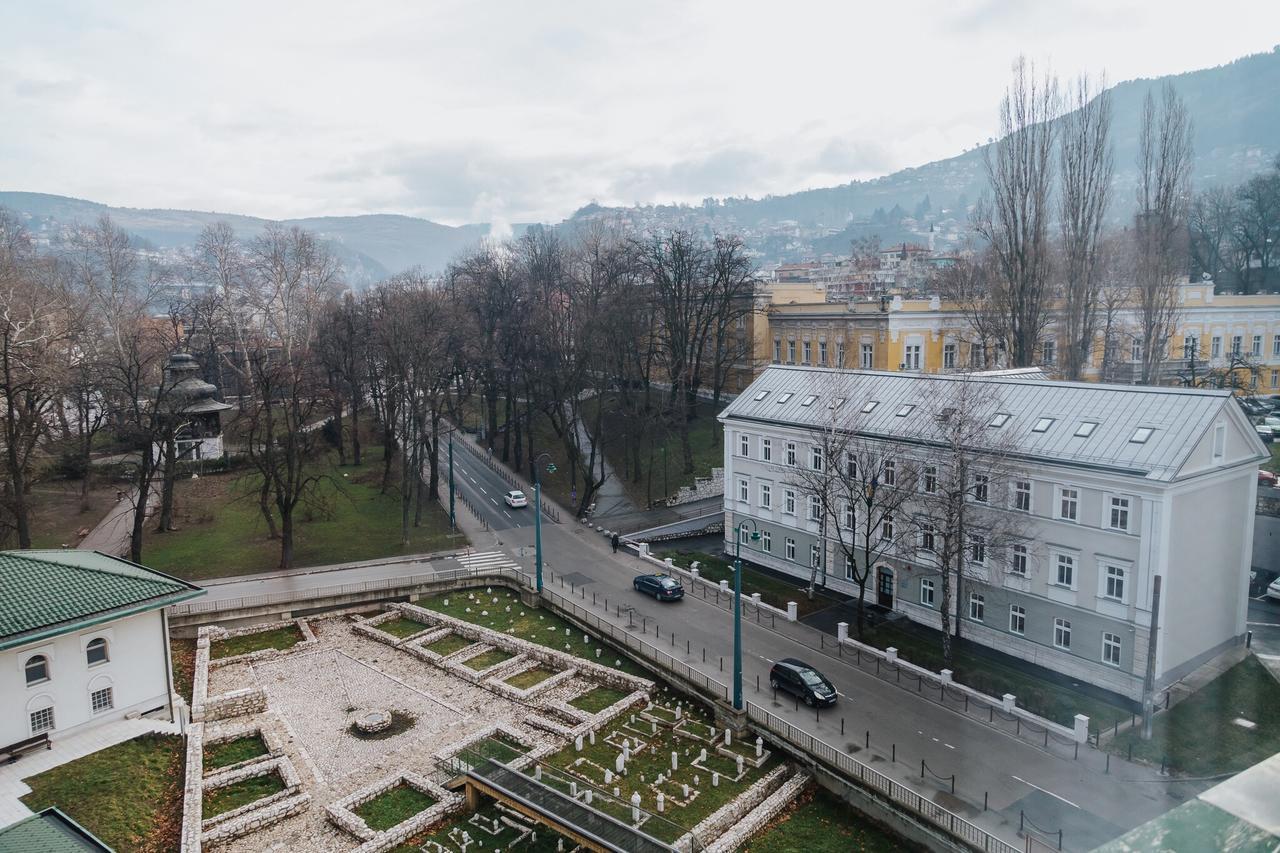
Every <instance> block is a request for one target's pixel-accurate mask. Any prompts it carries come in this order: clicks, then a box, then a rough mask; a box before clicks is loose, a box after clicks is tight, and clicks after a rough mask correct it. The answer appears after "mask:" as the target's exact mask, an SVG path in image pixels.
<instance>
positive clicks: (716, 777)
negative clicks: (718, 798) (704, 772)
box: [711, 772, 720, 788]
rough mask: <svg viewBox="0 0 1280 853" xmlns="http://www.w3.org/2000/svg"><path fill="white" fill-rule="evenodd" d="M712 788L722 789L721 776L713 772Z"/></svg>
mask: <svg viewBox="0 0 1280 853" xmlns="http://www.w3.org/2000/svg"><path fill="white" fill-rule="evenodd" d="M711 787H713V788H719V787H720V774H719V773H715V772H713V773H712V774H711Z"/></svg>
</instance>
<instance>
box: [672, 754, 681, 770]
mask: <svg viewBox="0 0 1280 853" xmlns="http://www.w3.org/2000/svg"><path fill="white" fill-rule="evenodd" d="M671 769H672V770H679V769H680V756H679V755H678V754H677V753H674V752H673V753H671Z"/></svg>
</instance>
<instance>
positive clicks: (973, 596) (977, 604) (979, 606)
mask: <svg viewBox="0 0 1280 853" xmlns="http://www.w3.org/2000/svg"><path fill="white" fill-rule="evenodd" d="M986 613H987V598H986V596H984V595H979V594H978V593H976V592H971V593H969V618H970V619H972V620H973V621H974V622H981V621H982V620H983V617H985V616H986Z"/></svg>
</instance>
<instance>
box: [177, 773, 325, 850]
mask: <svg viewBox="0 0 1280 853" xmlns="http://www.w3.org/2000/svg"><path fill="white" fill-rule="evenodd" d="M269 773H276V774H278V775H279V776H280V781H281V782H283V783H284V789H283V790H281V791H277V792H276V793H274V794H272V795H271V796H269V797H264V798H262V799H260V800H255V801H254V802H252V803H247V804H245V805H243V806H240V807H239V808H237V809H232V810H231V811H228V812H223V813H222V814H220V815H215V816H213V817H210V818H205V819H204V820H203V821H201V827H202V828H203V834H202V837H201V843H202V844H203V845H205V846H212V845H215V844H219V843H221V842H225V841H230V840H231V839H233V838H239V837H240V836H242V835H246V834H248V833H250V832H256V831H257V830H259V829H262V828H263V827H267V826H271V825H272V824H274V823H278V822H279V821H282V820H284V819H285V818H287V817H291V816H293V815H296V814H298V813H300V812H302V811H304V810H305V809H306V808H307V807H308V806H309V805H310V804H311V795H310V794H304V793H302V779H301V778H300V777H299V776H298V771H297V770H296V769H294V766H293V762H292V761H290V760H289V759H288V758H286V757H285V756H283V755H281V756H277V757H274V758H268V759H265V760H261V761H250V762H244V763H242V764H239V765H236V766H234V767H230V768H227V769H225V770H219V771H218V772H216V773H213V774H210V775H209V776H206V777H205V778H204V779H202V780H201V788H202V791H201V796H203V792H204V791H208V790H214V789H217V788H223V787H226V786H227V785H233V784H235V783H236V782H240V781H243V780H245V779H251V778H253V777H255V776H266V775H267V774H269Z"/></svg>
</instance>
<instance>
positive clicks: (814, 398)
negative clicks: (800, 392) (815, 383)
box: [800, 394, 818, 409]
mask: <svg viewBox="0 0 1280 853" xmlns="http://www.w3.org/2000/svg"><path fill="white" fill-rule="evenodd" d="M816 402H818V395H817V394H810V395H809V396H807V397H805V398H804V399H803V400H801V401H800V406H801V408H804V409H807V408H809V407H810V406H812V405H813V404H814V403H816Z"/></svg>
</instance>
